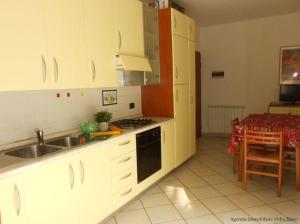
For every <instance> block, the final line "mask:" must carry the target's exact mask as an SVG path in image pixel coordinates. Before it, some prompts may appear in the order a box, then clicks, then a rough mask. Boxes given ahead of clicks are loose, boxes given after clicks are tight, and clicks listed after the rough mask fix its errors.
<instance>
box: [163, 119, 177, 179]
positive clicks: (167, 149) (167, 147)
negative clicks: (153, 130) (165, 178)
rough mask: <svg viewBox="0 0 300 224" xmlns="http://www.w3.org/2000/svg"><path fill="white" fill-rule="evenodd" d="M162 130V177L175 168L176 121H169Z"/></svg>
mask: <svg viewBox="0 0 300 224" xmlns="http://www.w3.org/2000/svg"><path fill="white" fill-rule="evenodd" d="M161 128H162V132H161V135H162V152H161V153H162V175H165V174H167V173H169V172H170V171H171V170H173V169H174V168H175V132H174V129H175V125H174V121H168V122H166V123H164V124H162V126H161Z"/></svg>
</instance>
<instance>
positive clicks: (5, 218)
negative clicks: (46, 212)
mask: <svg viewBox="0 0 300 224" xmlns="http://www.w3.org/2000/svg"><path fill="white" fill-rule="evenodd" d="M0 223H1V224H25V223H27V222H26V198H25V192H24V184H23V177H22V174H17V175H14V176H12V177H7V178H5V179H1V180H0Z"/></svg>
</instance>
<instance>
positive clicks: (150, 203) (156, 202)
mask: <svg viewBox="0 0 300 224" xmlns="http://www.w3.org/2000/svg"><path fill="white" fill-rule="evenodd" d="M140 200H141V202H142V204H143V205H144V207H145V208H150V207H155V206H161V205H169V204H171V202H170V201H169V199H168V198H167V197H166V195H165V194H164V193H157V194H144V195H142V196H141V197H140Z"/></svg>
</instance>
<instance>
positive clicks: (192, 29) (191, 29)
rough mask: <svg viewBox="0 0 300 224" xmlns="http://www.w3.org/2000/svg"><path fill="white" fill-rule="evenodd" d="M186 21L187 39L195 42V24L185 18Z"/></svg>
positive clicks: (190, 19) (193, 21)
mask: <svg viewBox="0 0 300 224" xmlns="http://www.w3.org/2000/svg"><path fill="white" fill-rule="evenodd" d="M187 20H188V39H189V40H191V41H195V38H196V23H195V20H193V19H192V18H189V17H187Z"/></svg>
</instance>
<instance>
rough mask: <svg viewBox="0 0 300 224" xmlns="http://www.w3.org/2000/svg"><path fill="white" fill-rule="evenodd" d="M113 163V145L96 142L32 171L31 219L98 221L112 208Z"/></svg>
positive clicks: (66, 223)
mask: <svg viewBox="0 0 300 224" xmlns="http://www.w3.org/2000/svg"><path fill="white" fill-rule="evenodd" d="M109 166H110V161H109V149H108V148H106V147H105V145H100V147H99V146H98V145H93V146H88V148H86V149H85V151H84V152H82V153H79V154H77V155H74V156H71V157H70V158H69V159H66V158H61V159H59V160H57V161H52V162H49V163H46V164H45V165H42V166H41V167H39V168H36V169H33V170H32V171H30V172H28V173H27V177H26V195H27V201H28V202H29V203H28V204H27V211H26V213H27V217H28V223H30V224H41V223H43V224H48V223H49V224H53V223H64V224H75V223H82V224H83V223H84V224H94V223H98V222H99V221H100V220H102V219H103V218H104V217H105V215H107V214H108V213H109V212H110V211H111V200H110V198H111V193H110V172H109V170H110V169H109Z"/></svg>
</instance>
